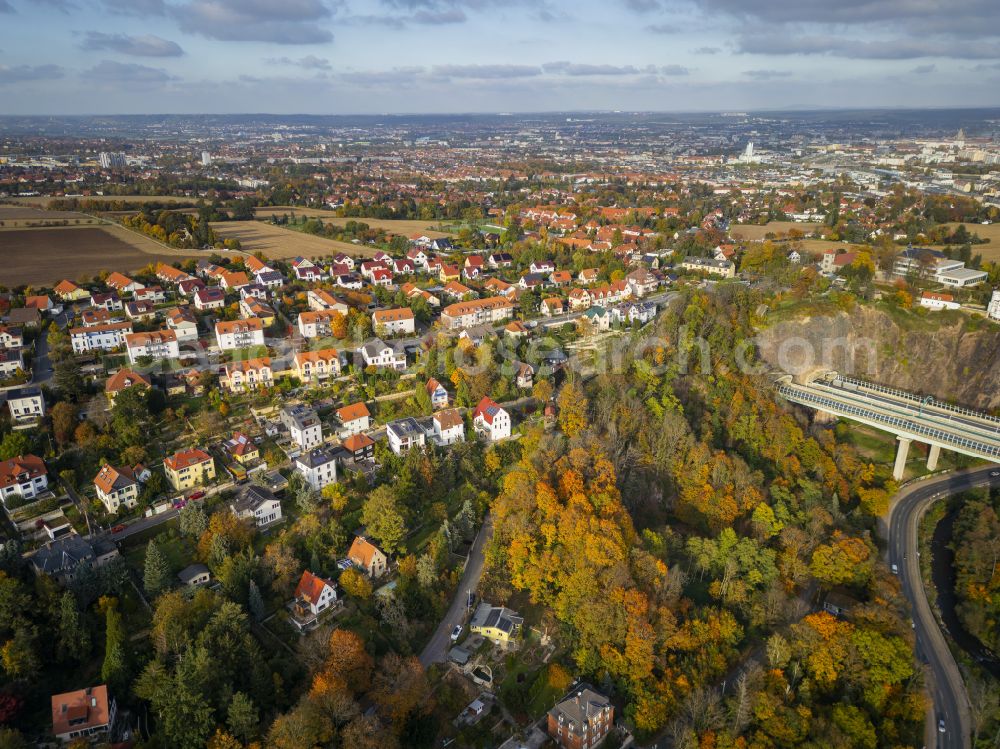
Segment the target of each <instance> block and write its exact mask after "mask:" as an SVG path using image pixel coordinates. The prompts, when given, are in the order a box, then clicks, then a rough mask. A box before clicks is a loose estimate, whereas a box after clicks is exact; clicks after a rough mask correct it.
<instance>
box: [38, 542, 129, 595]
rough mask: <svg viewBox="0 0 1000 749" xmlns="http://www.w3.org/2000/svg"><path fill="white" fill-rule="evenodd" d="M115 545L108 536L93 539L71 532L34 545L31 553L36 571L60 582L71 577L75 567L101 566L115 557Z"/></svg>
mask: <svg viewBox="0 0 1000 749" xmlns="http://www.w3.org/2000/svg"><path fill="white" fill-rule="evenodd" d="M118 555H119V554H118V547H117V545H116V544H115V543H114V542H113V541H111V540H109V539H105V540H93V541H88V540H87V539H85V538H83V537H81V536H78V535H77V534H76V533H70V534H68V535H65V536H63V537H62V538H57V539H55V540H53V541H50V542H48V543H46V544H45V546H43V547H41V548H40V549H37V550H36V551H35V553H34V554H32V555H31V557H30V562H31V567H32V569H33V570H34V571H35V574H36V575H48V576H49V577H51V578H52V579H53V580H55V581H56V582H57V583H59V584H60V585H65V584H67V583H70V582H72V581H73V579H74V578H75V577H76V573H77V571H79V570H81V569H84V568H93V567H102V566H103V565H105V564H107V563H108V562H109V561H111V560H112V559H114V558H115V557H117V556H118Z"/></svg>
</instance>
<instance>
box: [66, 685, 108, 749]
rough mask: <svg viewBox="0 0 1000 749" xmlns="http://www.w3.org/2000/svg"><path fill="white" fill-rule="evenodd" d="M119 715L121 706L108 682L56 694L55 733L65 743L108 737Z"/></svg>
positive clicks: (88, 741) (90, 741)
mask: <svg viewBox="0 0 1000 749" xmlns="http://www.w3.org/2000/svg"><path fill="white" fill-rule="evenodd" d="M116 717H117V706H116V705H115V701H114V698H112V697H110V696H109V695H108V687H107V685H105V684H101V685H99V686H96V687H87V688H86V689H77V690H75V691H73V692H63V693H62V694H54V695H52V733H53V734H54V735H55V737H56V738H57V739H58V740H59V741H61V742H63V743H64V744H65V743H69V742H71V741H73V742H76V741H83V742H87V743H92V742H94V741H96V740H97V739H100V738H103V737H106V736H107V735H108V733H109V731H110V730H111V728H112V726H114V723H115V718H116Z"/></svg>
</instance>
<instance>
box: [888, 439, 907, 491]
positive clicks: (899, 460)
mask: <svg viewBox="0 0 1000 749" xmlns="http://www.w3.org/2000/svg"><path fill="white" fill-rule="evenodd" d="M896 439H897V440H899V448H898V449H897V450H896V464H895V465H894V466H893V467H892V477H893V478H894V479H895V480H896V481H902V480H903V472H904V471H906V456H907V455H908V454H909V452H910V442H912V440H911V439H909V438H908V437H897V438H896Z"/></svg>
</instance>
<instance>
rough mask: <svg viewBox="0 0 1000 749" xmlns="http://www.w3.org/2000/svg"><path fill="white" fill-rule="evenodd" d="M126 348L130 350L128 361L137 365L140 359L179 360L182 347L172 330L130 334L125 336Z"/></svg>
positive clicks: (165, 329)
mask: <svg viewBox="0 0 1000 749" xmlns="http://www.w3.org/2000/svg"><path fill="white" fill-rule="evenodd" d="M125 347H126V348H127V349H128V360H129V361H130V362H131V363H132V364H135V363H136V362H137V361H139V359H142V358H148V359H152V360H154V361H155V360H157V359H179V358H180V356H181V350H180V345H179V344H178V343H177V334H176V333H175V332H174V331H173V330H171V329H170V328H164V329H163V330H149V331H146V332H145V333H128V334H126V335H125Z"/></svg>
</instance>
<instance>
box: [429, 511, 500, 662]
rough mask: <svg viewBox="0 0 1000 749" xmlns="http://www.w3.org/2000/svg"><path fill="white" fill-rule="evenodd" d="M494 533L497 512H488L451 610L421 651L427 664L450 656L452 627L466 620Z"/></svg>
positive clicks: (452, 601) (456, 590)
mask: <svg viewBox="0 0 1000 749" xmlns="http://www.w3.org/2000/svg"><path fill="white" fill-rule="evenodd" d="M492 537H493V516H492V515H487V516H486V519H485V520H484V521H483V527H482V528H481V529H480V530H479V535H478V536H477V537H476V541H475V543H473V544H472V548H471V549H470V550H469V560H468V562H467V563H466V565H465V572H463V573H462V579H461V581H460V582H459V584H458V588H456V589H455V597H454V598H453V599H452V600H451V606H449V607H448V613H447V614H445V615H444V618H443V619H442V620H441V622H440V623H439V624H438V627H437V629H436V630H435V631H434V635H433V636H432V637H431V639H430V641H429V642H428V643H427V647H425V648H424V652H422V653H421V654H420V663H421V665H423V667H424V668H427V667H428V666H430V665H431V664H432V663H443V662H444V661H446V660H447V658H448V650H449V649H451V630H452V629H453V628H454V626H455V625H456V624H463V623H464V622H465V608H466V597H467V596H468V595H469V591H470V590H475V589H476V586H477V585H479V578H480V577H482V575H483V562H484V561H485V560H484V557H483V548H484V547H485V546H486V544H487V543H488V542H489V540H490V539H491V538H492Z"/></svg>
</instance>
